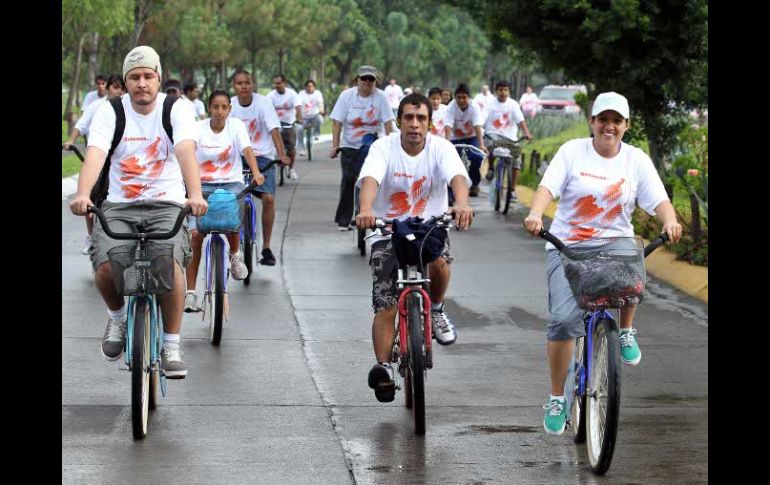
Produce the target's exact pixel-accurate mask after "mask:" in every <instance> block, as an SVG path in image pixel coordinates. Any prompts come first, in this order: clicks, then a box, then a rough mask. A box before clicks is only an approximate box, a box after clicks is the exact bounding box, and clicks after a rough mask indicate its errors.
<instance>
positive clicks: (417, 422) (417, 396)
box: [406, 292, 425, 435]
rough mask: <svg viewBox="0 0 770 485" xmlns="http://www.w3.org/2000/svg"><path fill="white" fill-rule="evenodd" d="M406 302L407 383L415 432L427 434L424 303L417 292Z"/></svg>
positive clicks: (411, 294) (409, 296)
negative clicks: (410, 394)
mask: <svg viewBox="0 0 770 485" xmlns="http://www.w3.org/2000/svg"><path fill="white" fill-rule="evenodd" d="M406 298H407V300H406V308H407V318H408V321H407V329H408V339H409V367H408V369H407V375H408V378H407V381H408V383H409V385H410V386H411V392H412V396H411V397H412V415H413V416H414V432H415V434H418V435H424V434H425V332H424V331H423V325H422V302H421V301H420V299H419V298H418V297H417V294H416V293H415V292H412V293H410V294H409V295H408V296H407V297H406Z"/></svg>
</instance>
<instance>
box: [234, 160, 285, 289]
mask: <svg viewBox="0 0 770 485" xmlns="http://www.w3.org/2000/svg"><path fill="white" fill-rule="evenodd" d="M280 163H281V161H280V160H272V161H271V162H270V163H268V164H267V165H265V166H264V167H263V168H262V169H261V170H260V172H261V173H266V172H267V171H268V170H270V169H271V168H273V165H277V164H280ZM251 180H252V175H251V169H248V168H246V169H243V183H244V184H246V185H248V184H250V183H251ZM241 251H243V264H245V265H246V269H247V270H248V272H247V274H246V277H245V278H244V279H243V285H244V286H249V283H251V274H252V272H253V268H254V255H255V254H259V251H258V248H257V207H256V205H255V204H254V196H253V195H252V193H251V191H249V193H247V194H246V197H245V198H244V205H243V225H242V226H241Z"/></svg>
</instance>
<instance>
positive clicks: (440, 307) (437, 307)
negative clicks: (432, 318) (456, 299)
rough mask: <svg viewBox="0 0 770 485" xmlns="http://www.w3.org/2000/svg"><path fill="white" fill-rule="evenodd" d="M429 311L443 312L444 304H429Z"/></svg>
mask: <svg viewBox="0 0 770 485" xmlns="http://www.w3.org/2000/svg"><path fill="white" fill-rule="evenodd" d="M430 309H431V310H434V311H439V310H443V309H444V302H443V301H442V302H439V303H431V304H430Z"/></svg>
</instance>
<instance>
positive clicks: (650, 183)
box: [540, 138, 668, 249]
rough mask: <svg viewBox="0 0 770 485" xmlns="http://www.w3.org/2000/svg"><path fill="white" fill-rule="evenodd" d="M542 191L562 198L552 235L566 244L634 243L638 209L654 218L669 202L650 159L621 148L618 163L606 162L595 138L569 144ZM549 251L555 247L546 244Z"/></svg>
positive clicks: (545, 178)
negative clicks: (613, 240)
mask: <svg viewBox="0 0 770 485" xmlns="http://www.w3.org/2000/svg"><path fill="white" fill-rule="evenodd" d="M540 185H542V186H543V187H545V188H547V189H548V190H549V191H550V192H551V195H553V196H554V197H560V198H561V199H560V200H559V205H558V207H557V208H556V215H555V217H554V220H553V223H552V224H551V228H550V229H549V231H550V232H551V233H552V234H553V235H554V236H556V237H558V238H559V239H561V240H562V241H564V242H565V243H571V242H576V241H582V240H585V239H590V238H592V237H632V236H633V235H634V228H633V226H632V225H631V214H632V213H633V211H634V208H635V207H636V205H637V204H638V205H639V207H641V208H642V209H644V210H645V211H647V213H648V214H650V215H654V214H655V208H656V207H657V206H658V204H660V203H661V202H664V201H666V200H668V196H667V195H666V190H665V189H664V188H663V182H661V180H660V177H659V176H658V172H657V171H656V170H655V167H654V165H653V164H652V160H650V157H648V156H647V154H645V153H644V152H643V151H642V150H640V149H638V148H636V147H634V146H631V145H628V144H626V143H622V142H621V144H620V151H619V152H618V154H617V155H616V156H615V157H613V158H604V157H602V156H601V155H599V154H598V153H597V152H596V150H595V149H594V146H593V138H579V139H576V140H570V141H568V142H566V143H564V144H563V145H562V146H561V148H559V150H558V151H557V152H556V155H555V156H554V157H553V160H552V161H551V164H550V165H549V166H548V169H547V170H546V171H545V174H544V175H543V180H541V181H540ZM546 249H553V245H551V243H548V244H546Z"/></svg>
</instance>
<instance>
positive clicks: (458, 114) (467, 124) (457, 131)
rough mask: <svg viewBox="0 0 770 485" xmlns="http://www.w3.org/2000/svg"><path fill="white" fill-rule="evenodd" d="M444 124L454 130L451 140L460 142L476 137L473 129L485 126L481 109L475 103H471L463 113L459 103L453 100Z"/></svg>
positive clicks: (448, 107)
mask: <svg viewBox="0 0 770 485" xmlns="http://www.w3.org/2000/svg"><path fill="white" fill-rule="evenodd" d="M444 124H445V125H446V126H448V127H449V128H450V129H451V130H452V133H451V135H450V136H449V139H450V140H460V139H463V138H470V137H472V136H476V132H475V131H474V130H473V127H474V126H481V125H483V124H484V121H483V120H482V118H481V108H479V105H478V104H476V102H475V101H470V102H469V103H468V107H466V108H465V111H463V110H461V109H460V107H459V106H457V101H455V100H454V99H453V100H452V101H451V102H450V103H449V105H448V106H447V110H446V115H444Z"/></svg>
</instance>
